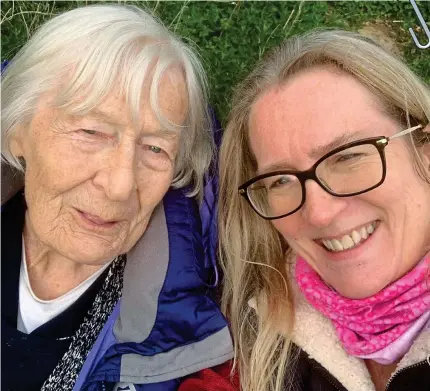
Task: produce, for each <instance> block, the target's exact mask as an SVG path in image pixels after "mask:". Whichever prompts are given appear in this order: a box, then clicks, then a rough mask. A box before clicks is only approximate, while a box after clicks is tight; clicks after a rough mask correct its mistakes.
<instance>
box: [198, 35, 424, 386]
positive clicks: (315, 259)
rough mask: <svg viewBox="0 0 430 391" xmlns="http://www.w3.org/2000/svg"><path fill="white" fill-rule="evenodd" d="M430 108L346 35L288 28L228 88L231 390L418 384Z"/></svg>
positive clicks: (389, 60) (418, 85) (223, 197)
mask: <svg viewBox="0 0 430 391" xmlns="http://www.w3.org/2000/svg"><path fill="white" fill-rule="evenodd" d="M429 121H430V91H429V88H428V86H426V85H425V84H424V83H423V82H422V81H421V80H420V79H419V78H418V77H417V76H416V75H414V74H413V73H412V72H411V71H410V70H409V69H408V67H407V66H406V65H405V64H404V63H403V62H401V61H400V60H398V59H396V58H395V57H393V56H392V55H391V54H390V53H388V52H387V51H385V50H384V49H382V48H381V47H379V46H378V45H376V44H375V43H373V42H371V41H370V40H368V39H366V38H364V37H361V36H360V35H358V34H354V33H348V32H339V31H326V32H314V33H311V34H307V35H305V36H299V37H293V38H291V39H289V40H287V41H285V42H284V43H283V44H282V45H281V46H279V47H277V48H275V49H274V50H273V51H271V52H270V53H268V55H267V56H266V57H265V58H264V59H263V60H262V61H261V63H260V64H259V65H258V66H257V67H256V69H255V70H254V71H253V72H252V73H251V74H250V75H249V76H248V78H247V79H246V80H245V81H244V83H243V84H242V85H241V86H240V87H239V88H238V89H237V91H236V94H235V98H234V102H233V109H232V113H231V116H230V121H229V123H228V125H227V128H226V133H225V134H224V138H223V144H222V147H221V154H220V165H221V167H220V169H221V174H220V199H219V211H220V221H219V225H220V244H221V248H222V256H223V261H224V263H225V267H226V274H225V287H224V288H225V292H224V298H223V300H224V302H223V306H224V307H225V309H226V313H227V316H228V318H229V320H230V322H231V327H232V333H233V339H234V342H235V351H236V356H235V358H236V364H238V365H237V368H238V372H239V374H240V383H241V384H240V386H241V389H242V390H244V391H286V390H293V391H299V390H300V391H317V390H318V391H345V390H348V391H375V390H376V391H382V390H387V391H412V390H414V391H415V390H416V391H424V390H430V290H429V287H430V277H429V266H430V254H429V250H430V149H429V147H430V144H429V141H430V137H429V134H428V132H429V131H430V126H429ZM213 378H214V376H212V379H213ZM208 380H209V378H208ZM203 389H205V388H204V387H202V388H201V390H203ZM207 389H209V388H207ZM223 389H225V390H227V389H229V388H228V386H226V387H225V388H218V390H219V391H222V390H223Z"/></svg>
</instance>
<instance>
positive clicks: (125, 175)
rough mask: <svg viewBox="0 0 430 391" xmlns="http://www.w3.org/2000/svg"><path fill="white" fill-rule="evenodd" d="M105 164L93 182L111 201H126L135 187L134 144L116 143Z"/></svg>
mask: <svg viewBox="0 0 430 391" xmlns="http://www.w3.org/2000/svg"><path fill="white" fill-rule="evenodd" d="M107 159H109V161H108V162H106V163H107V164H106V166H105V167H103V168H102V169H100V170H99V171H98V172H97V174H96V175H95V177H94V180H93V182H94V184H95V185H96V186H97V187H100V188H102V189H103V190H104V192H105V194H106V195H107V197H108V198H109V199H110V200H112V201H127V200H128V199H129V198H130V196H131V194H132V192H133V191H134V189H136V187H137V184H136V173H135V170H136V163H135V145H134V143H129V144H128V145H125V144H124V145H118V146H117V148H116V149H114V150H112V153H111V155H110V156H109V157H107Z"/></svg>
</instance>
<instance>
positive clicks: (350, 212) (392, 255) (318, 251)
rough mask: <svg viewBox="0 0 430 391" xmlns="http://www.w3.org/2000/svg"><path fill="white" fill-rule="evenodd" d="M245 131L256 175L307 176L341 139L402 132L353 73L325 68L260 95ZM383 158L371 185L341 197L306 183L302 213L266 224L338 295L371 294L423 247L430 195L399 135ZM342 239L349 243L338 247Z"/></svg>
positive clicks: (403, 270)
mask: <svg viewBox="0 0 430 391" xmlns="http://www.w3.org/2000/svg"><path fill="white" fill-rule="evenodd" d="M249 127H250V142H251V148H252V150H253V152H254V154H255V157H256V159H257V163H258V171H259V173H260V172H267V170H268V168H269V167H270V166H274V165H276V166H279V167H285V169H293V170H306V169H308V168H310V167H311V166H312V165H313V164H314V163H315V162H316V160H318V158H320V157H321V156H322V154H324V153H327V152H328V151H325V152H323V150H324V149H327V148H324V147H326V146H327V145H329V144H331V143H332V142H333V141H334V140H336V139H337V138H339V137H340V136H345V135H347V136H348V135H349V136H351V139H352V140H351V141H354V140H360V139H364V138H368V137H377V136H390V135H393V134H394V133H396V132H398V131H400V130H403V129H402V128H401V127H399V124H398V123H396V122H395V121H394V120H393V119H391V118H390V117H389V116H387V115H385V114H383V113H382V111H381V110H380V108H379V106H378V104H377V103H376V98H375V97H374V96H373V95H372V94H371V93H370V92H369V90H367V89H366V88H365V87H364V86H363V85H361V84H360V83H359V82H358V81H356V80H355V79H354V78H353V77H352V76H349V75H347V74H345V73H339V72H336V71H334V70H331V69H324V68H316V69H313V70H309V71H306V72H304V73H301V74H299V75H297V76H296V77H295V78H293V79H292V80H291V81H289V82H288V83H287V84H286V85H283V86H278V87H276V88H273V89H271V90H270V91H268V92H267V93H265V94H264V95H262V96H261V97H260V98H259V99H258V100H257V101H256V103H255V104H254V106H253V108H252V111H251V116H250V123H249ZM316 150H321V153H322V154H321V155H318V154H315V151H316ZM385 155H386V162H387V175H386V179H385V181H384V183H383V184H382V185H381V186H379V187H378V188H376V189H374V190H371V191H369V192H367V193H364V194H361V195H357V196H352V197H345V198H339V197H335V196H332V195H330V194H328V193H327V192H326V191H324V190H323V189H322V188H321V187H320V186H319V185H318V184H317V183H316V182H315V181H312V180H308V181H306V185H305V186H306V202H305V204H304V205H303V207H302V208H301V209H300V210H298V211H297V212H296V213H294V214H292V215H290V216H287V217H284V218H282V219H278V220H273V224H274V226H275V227H276V229H277V230H278V231H279V232H280V233H281V234H282V235H283V237H284V238H285V240H286V241H287V242H288V244H289V245H290V246H291V248H292V249H293V250H294V252H295V253H297V254H299V255H301V256H303V257H304V258H305V259H306V260H307V262H308V263H309V264H310V265H311V266H312V267H313V268H314V269H315V270H316V271H317V272H318V274H319V275H320V276H321V277H322V278H323V279H324V280H325V281H326V283H328V284H329V285H331V286H332V287H333V288H334V289H336V290H337V291H338V292H339V293H340V294H342V295H344V296H346V297H350V298H363V297H368V296H371V295H373V294H375V293H377V292H378V291H380V290H381V289H383V288H384V287H385V286H386V285H388V284H390V283H391V282H392V281H395V280H396V279H398V278H400V277H401V276H402V275H404V274H405V273H406V272H408V271H409V270H410V269H411V268H413V267H414V266H415V264H416V263H417V262H418V261H419V260H420V259H421V258H422V257H423V255H424V254H425V251H426V250H425V249H426V248H427V246H428V245H429V237H430V189H429V186H428V184H426V183H424V181H423V180H421V179H420V178H419V177H418V176H417V174H416V172H415V171H414V168H413V161H412V157H411V154H410V152H409V151H408V149H407V145H406V138H402V139H396V140H393V141H392V142H390V143H389V145H388V146H387V147H386V148H385ZM428 166H429V164H428V163H427V167H428ZM269 170H270V169H269ZM372 231H373V232H372ZM346 235H347V236H349V237H350V238H351V239H352V240H353V241H354V243H355V242H357V244H355V245H354V246H353V247H351V248H347V247H348V245H347V244H346V245H345V246H343V244H344V243H347V242H348V241H349V240H348V238H345V236H346ZM357 235H359V236H357ZM358 238H360V239H359V240H358ZM335 239H336V240H337V242H338V243H336V242H335V241H334V240H335ZM354 239H355V240H354ZM328 240H330V241H331V242H330V243H331V245H332V247H333V246H334V247H336V249H335V250H334V251H333V250H330V249H328V248H327V247H326V245H327V244H328ZM323 241H324V242H325V244H326V245H325V244H324V243H323ZM338 244H340V245H341V247H339V246H338ZM328 246H329V247H330V244H328ZM343 248H347V249H343Z"/></svg>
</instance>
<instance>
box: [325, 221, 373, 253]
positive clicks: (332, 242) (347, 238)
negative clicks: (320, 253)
mask: <svg viewBox="0 0 430 391" xmlns="http://www.w3.org/2000/svg"><path fill="white" fill-rule="evenodd" d="M375 228H376V222H373V223H372V224H369V225H367V226H365V227H361V228H360V229H358V230H354V231H352V232H351V233H350V234H349V235H344V236H343V237H342V238H341V239H324V240H322V242H323V244H324V246H325V247H326V248H327V249H329V250H330V251H333V252H338V251H344V250H348V249H350V248H352V247H355V246H356V245H357V244H359V243H361V242H362V241H364V240H366V239H367V238H368V237H369V236H370V235H371V234H372V233H373V232H374V231H375Z"/></svg>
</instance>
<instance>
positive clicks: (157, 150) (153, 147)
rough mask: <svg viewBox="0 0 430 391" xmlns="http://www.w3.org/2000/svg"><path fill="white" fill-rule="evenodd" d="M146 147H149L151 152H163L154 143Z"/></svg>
mask: <svg viewBox="0 0 430 391" xmlns="http://www.w3.org/2000/svg"><path fill="white" fill-rule="evenodd" d="M148 148H149V150H150V151H151V152H154V153H161V152H163V150H162V149H161V148H160V147H157V146H155V145H149V146H148Z"/></svg>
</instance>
